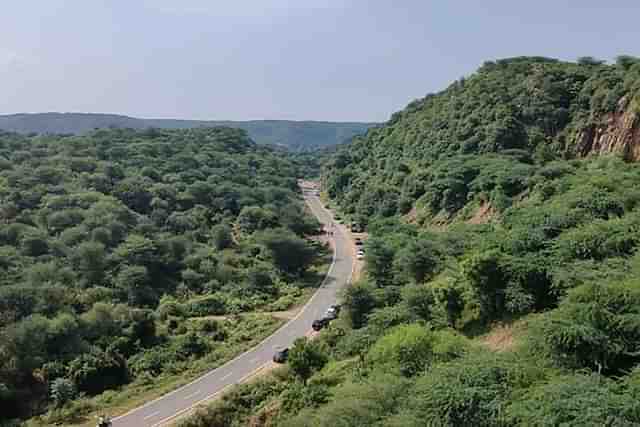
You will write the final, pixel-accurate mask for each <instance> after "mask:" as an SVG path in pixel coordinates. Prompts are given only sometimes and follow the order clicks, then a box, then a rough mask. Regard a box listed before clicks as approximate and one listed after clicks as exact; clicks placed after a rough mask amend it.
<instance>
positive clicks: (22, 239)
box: [0, 128, 319, 426]
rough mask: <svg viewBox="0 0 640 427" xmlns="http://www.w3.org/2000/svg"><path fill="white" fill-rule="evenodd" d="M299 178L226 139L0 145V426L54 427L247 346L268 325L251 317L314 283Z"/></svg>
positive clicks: (182, 134)
mask: <svg viewBox="0 0 640 427" xmlns="http://www.w3.org/2000/svg"><path fill="white" fill-rule="evenodd" d="M297 176H298V168H297V166H295V165H294V164H293V163H292V162H290V161H289V160H288V159H287V158H286V156H283V155H282V153H279V152H275V151H273V150H272V149H270V148H268V147H264V146H260V145H257V144H256V143H254V142H253V141H251V140H250V139H249V137H248V136H247V135H246V133H245V132H244V131H242V130H239V129H230V128H202V129H188V130H159V129H149V130H144V131H136V130H130V129H121V130H118V129H116V130H99V131H94V132H92V133H90V134H87V135H83V136H52V135H44V136H32V137H31V136H30V137H27V136H24V135H19V134H12V133H0V356H1V357H0V408H1V410H0V425H5V424H4V422H6V421H7V419H8V418H13V417H29V416H32V415H35V414H40V413H42V412H45V411H46V410H47V409H52V411H51V412H50V413H49V414H48V415H47V416H45V417H44V418H43V419H42V420H41V422H40V423H39V424H37V425H47V426H50V425H54V424H55V425H57V424H58V423H61V424H64V425H68V424H69V422H70V421H71V420H72V419H73V420H74V421H78V420H81V419H82V417H83V416H87V415H88V414H89V413H90V412H91V411H93V410H95V409H101V410H105V408H104V405H107V404H111V405H113V404H116V405H117V404H118V403H117V401H114V400H113V399H114V398H117V399H120V403H125V404H126V403H127V400H128V398H131V397H132V396H136V398H139V397H138V396H146V395H147V394H148V393H149V392H150V388H155V387H159V386H160V385H162V387H167V385H171V384H172V381H173V382H175V381H178V382H180V381H184V378H186V377H193V376H194V375H196V374H197V373H198V372H203V371H205V370H208V369H211V366H216V365H219V364H221V363H222V362H224V361H226V360H228V359H229V358H230V357H232V356H234V355H235V354H238V353H240V352H242V351H244V350H247V349H248V348H249V347H251V346H253V345H255V344H257V343H258V342H260V341H261V340H262V339H263V338H264V337H265V336H266V335H267V334H268V333H270V331H273V330H274V329H275V328H276V327H277V326H278V325H279V321H278V320H277V319H274V318H273V317H271V316H269V315H259V314H252V312H268V311H276V310H287V309H288V308H289V307H290V306H291V305H293V304H296V303H298V302H299V299H300V298H302V297H303V296H304V294H303V288H304V287H305V286H307V285H306V284H307V283H309V282H310V281H311V282H312V283H316V282H317V280H316V277H315V275H313V274H312V275H311V276H310V277H307V274H309V273H307V270H308V269H309V268H310V267H311V266H312V263H314V262H315V260H316V257H315V254H316V253H318V250H317V249H318V248H314V247H312V246H311V245H310V244H309V243H308V241H307V239H304V237H305V236H307V235H310V234H314V233H316V232H317V230H318V227H319V225H318V223H317V221H316V220H315V218H313V217H311V216H310V215H309V214H308V213H307V211H306V210H305V209H304V206H303V203H302V201H301V199H300V197H299V194H298V188H297ZM231 314H232V315H233V317H232V318H231V319H229V320H225V317H224V316H226V315H231ZM211 316H221V317H217V318H212V317H211ZM150 385H152V386H151V387H150ZM115 388H118V390H119V391H118V393H112V394H111V395H110V397H105V400H103V401H99V400H98V401H96V400H92V399H100V397H99V396H100V395H101V394H102V393H103V392H104V391H105V390H111V389H115ZM169 388H170V387H169ZM80 395H84V396H85V397H84V398H82V399H80V400H78V399H77V398H78V397H79V396H80ZM93 396H97V397H93ZM9 425H16V424H9Z"/></svg>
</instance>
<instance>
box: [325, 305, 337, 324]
mask: <svg viewBox="0 0 640 427" xmlns="http://www.w3.org/2000/svg"><path fill="white" fill-rule="evenodd" d="M338 314H340V306H339V305H332V306H330V307H329V308H328V309H327V312H326V313H325V317H326V318H328V319H330V320H333V319H335V318H337V317H338Z"/></svg>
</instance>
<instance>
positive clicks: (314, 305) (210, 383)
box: [113, 195, 354, 427]
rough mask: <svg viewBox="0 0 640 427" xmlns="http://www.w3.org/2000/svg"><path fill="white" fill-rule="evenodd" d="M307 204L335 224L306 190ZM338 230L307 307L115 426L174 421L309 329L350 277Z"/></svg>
mask: <svg viewBox="0 0 640 427" xmlns="http://www.w3.org/2000/svg"><path fill="white" fill-rule="evenodd" d="M305 199H306V201H307V204H308V205H309V207H310V208H311V210H312V211H313V213H314V215H315V216H316V217H317V218H318V220H320V222H321V223H323V224H325V225H330V224H332V223H333V222H332V217H331V214H330V213H329V211H327V210H326V209H325V208H324V207H323V206H322V204H321V202H320V200H319V199H318V198H317V197H316V196H313V195H306V196H305ZM333 230H334V235H333V238H334V242H335V245H334V247H335V251H334V256H333V263H332V264H331V268H330V270H329V272H328V274H327V276H326V277H325V279H324V282H323V283H322V286H321V287H320V288H319V289H318V290H317V292H316V293H315V294H314V295H313V296H312V297H311V299H310V300H309V301H308V302H307V304H306V305H305V306H304V308H303V309H302V310H301V311H300V312H299V313H298V314H297V315H296V317H294V318H293V319H291V320H290V321H289V322H287V323H286V324H285V325H284V326H282V327H281V328H280V329H278V330H277V331H276V332H275V333H274V334H273V335H271V336H269V337H268V338H266V339H265V340H264V341H263V342H262V343H260V344H258V345H257V346H256V347H254V348H253V349H251V350H249V351H247V352H246V353H243V354H241V355H240V356H238V357H236V358H235V359H233V360H231V361H229V362H227V363H226V364H224V365H222V366H220V367H219V368H217V369H214V370H212V371H210V372H208V373H206V374H204V375H203V376H201V377H200V378H198V379H196V380H195V381H193V382H191V383H189V384H187V385H185V386H183V387H181V388H179V389H177V390H175V391H173V392H171V393H168V394H166V395H164V396H162V397H160V398H158V399H156V400H153V401H151V402H149V403H147V404H145V405H143V406H140V407H139V408H136V409H134V410H132V411H130V412H128V413H126V414H124V415H121V416H119V417H117V418H114V419H113V426H114V427H143V426H161V425H167V424H170V423H171V422H172V421H174V420H175V419H176V418H178V417H180V416H182V415H185V414H186V413H188V412H189V411H190V410H192V409H193V407H194V406H195V405H197V404H198V403H201V402H204V401H206V400H208V399H211V398H212V397H213V396H214V395H216V394H218V393H220V392H221V391H222V390H223V389H226V388H227V387H229V386H232V385H234V384H238V383H240V382H242V381H243V380H245V379H246V378H248V377H250V376H251V375H252V374H253V373H255V372H256V371H257V370H259V369H260V368H261V367H264V366H265V365H267V364H268V363H270V362H271V360H272V357H273V354H274V351H275V349H276V348H279V347H290V346H291V345H292V343H293V341H294V340H295V339H296V338H298V337H301V336H304V335H306V334H307V333H308V332H309V331H310V329H311V323H312V322H313V321H314V320H315V319H317V318H320V317H321V316H322V314H324V312H325V310H326V309H327V308H328V307H329V306H330V305H332V304H335V303H336V297H337V293H338V291H339V290H340V289H341V288H342V287H344V286H345V285H347V284H348V283H349V281H350V280H351V272H352V268H353V263H354V259H353V254H352V251H351V241H350V238H349V236H348V235H347V231H346V230H345V228H344V227H343V226H341V225H338V224H336V226H335V227H334V228H333Z"/></svg>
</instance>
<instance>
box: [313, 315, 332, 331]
mask: <svg viewBox="0 0 640 427" xmlns="http://www.w3.org/2000/svg"><path fill="white" fill-rule="evenodd" d="M330 322H331V319H329V318H328V317H323V318H322V319H316V320H314V321H313V323H312V324H311V328H313V330H314V331H319V330H320V329H322V328H324V327H325V326H328V325H329V323H330Z"/></svg>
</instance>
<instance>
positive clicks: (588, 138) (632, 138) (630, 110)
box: [575, 97, 640, 161]
mask: <svg viewBox="0 0 640 427" xmlns="http://www.w3.org/2000/svg"><path fill="white" fill-rule="evenodd" d="M575 141H576V144H575V150H576V154H577V155H578V156H580V157H585V156H589V155H600V154H609V153H618V154H621V155H622V156H623V157H624V158H625V159H626V160H630V161H639V160H640V114H638V112H637V111H636V109H635V108H634V106H633V105H632V103H631V102H629V99H628V98H627V97H624V98H622V99H621V100H620V102H619V103H618V108H617V109H616V112H615V113H611V114H608V115H607V116H606V117H605V119H604V120H603V121H602V122H601V123H600V124H597V125H591V126H589V127H587V128H585V129H583V130H582V131H581V132H579V133H578V134H577V136H576V140H575Z"/></svg>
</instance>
